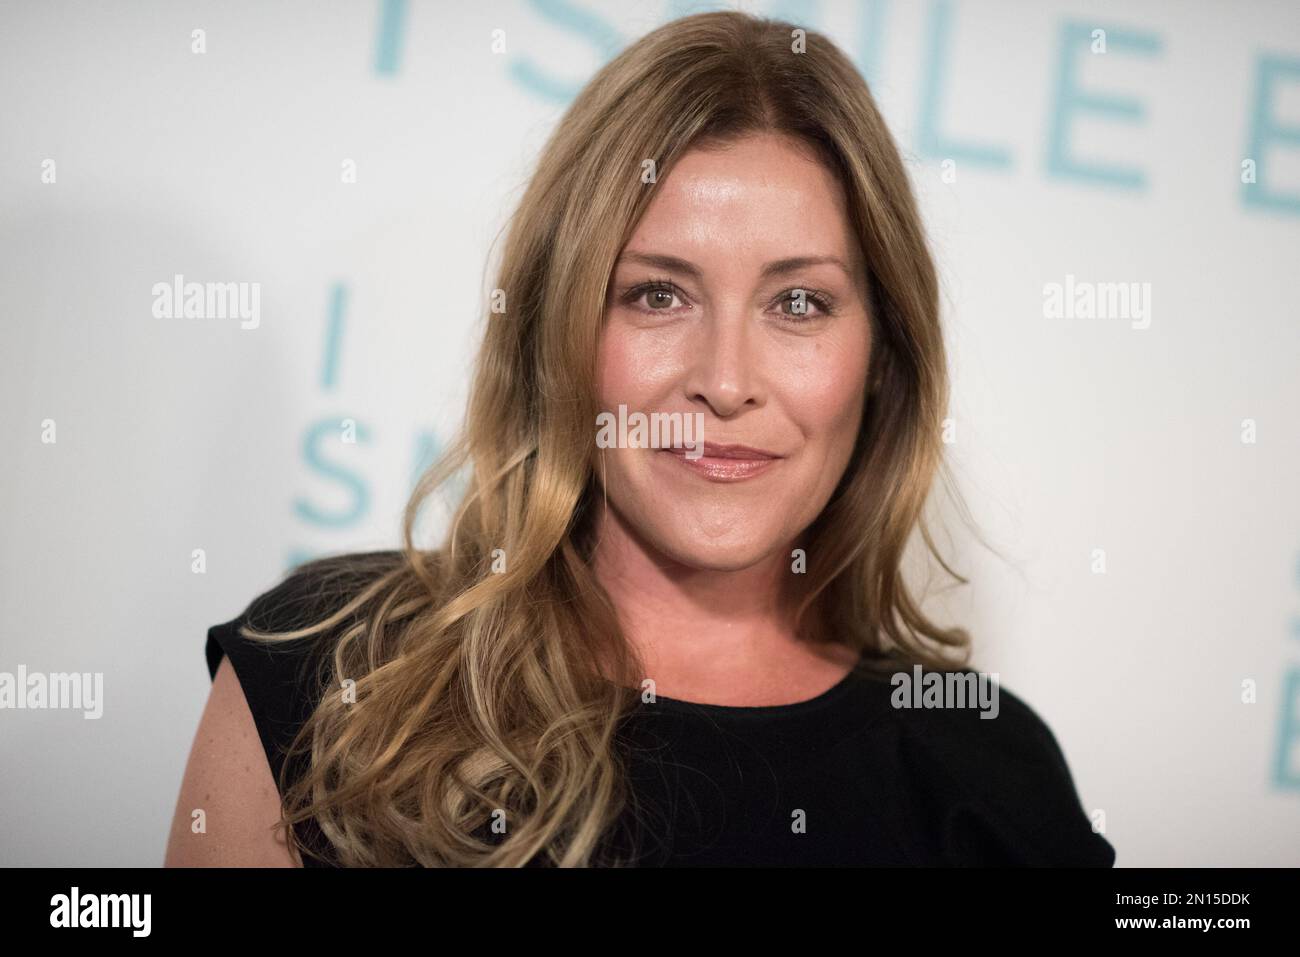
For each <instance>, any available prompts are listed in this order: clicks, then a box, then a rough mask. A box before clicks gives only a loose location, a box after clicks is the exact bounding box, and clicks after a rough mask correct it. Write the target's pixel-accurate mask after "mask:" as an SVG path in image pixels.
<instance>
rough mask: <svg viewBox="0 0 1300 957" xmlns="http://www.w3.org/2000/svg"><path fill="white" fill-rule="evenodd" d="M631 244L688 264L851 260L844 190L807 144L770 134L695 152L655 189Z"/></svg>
mask: <svg viewBox="0 0 1300 957" xmlns="http://www.w3.org/2000/svg"><path fill="white" fill-rule="evenodd" d="M653 188H654V190H655V196H654V199H652V200H651V202H650V205H649V207H648V208H647V210H646V212H645V214H644V215H643V216H642V218H641V221H640V222H639V223H638V224H637V226H636V228H635V230H634V231H633V234H632V239H631V242H629V245H630V246H635V247H636V248H637V249H646V248H653V249H654V250H655V251H657V252H671V253H672V254H674V255H680V256H683V257H684V258H688V259H689V258H692V257H695V258H697V259H701V260H702V259H705V258H707V257H708V255H710V254H712V255H713V256H715V257H716V256H725V257H728V258H731V259H733V260H735V259H749V258H757V259H763V260H764V261H767V260H771V259H780V258H783V257H787V256H791V255H800V256H819V255H826V256H838V257H841V258H844V259H846V260H847V259H849V258H854V257H855V254H856V253H855V250H856V245H857V243H856V240H855V239H854V237H853V236H852V234H851V231H850V226H849V219H848V215H847V203H846V199H845V196H844V189H843V186H842V185H841V183H840V182H839V180H838V179H837V178H836V176H835V174H834V173H832V172H831V171H830V170H829V169H827V168H826V166H825V165H824V164H823V163H822V162H820V161H819V160H818V158H817V157H816V154H815V153H813V151H812V150H811V149H810V148H809V147H808V146H806V145H805V144H802V143H799V142H797V141H793V140H791V139H789V138H788V137H784V136H778V135H773V134H763V135H759V136H749V137H745V138H743V139H740V140H735V141H732V142H729V143H727V144H726V145H724V146H712V145H710V146H708V147H696V148H693V149H691V150H690V151H688V152H687V153H686V154H684V155H683V156H682V158H681V159H680V160H678V162H677V163H676V164H675V165H674V166H673V167H672V169H671V170H670V171H669V172H668V174H667V176H665V177H664V178H663V179H661V180H659V182H658V183H657V184H656V185H655V186H654V187H653Z"/></svg>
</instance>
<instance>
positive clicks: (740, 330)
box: [684, 304, 763, 419]
mask: <svg viewBox="0 0 1300 957" xmlns="http://www.w3.org/2000/svg"><path fill="white" fill-rule="evenodd" d="M752 325H753V324H752V322H751V321H750V317H749V315H748V312H747V311H746V310H745V308H744V307H743V306H741V305H739V304H737V305H735V306H727V307H722V308H717V309H714V310H712V311H711V312H710V314H709V315H707V316H706V317H705V320H704V321H703V322H702V323H701V324H700V334H699V336H698V337H697V338H696V340H695V342H693V343H692V351H693V353H694V356H693V361H692V362H691V363H690V365H689V367H688V369H689V371H688V372H687V375H686V378H685V380H684V386H685V390H686V398H687V399H689V400H690V401H691V403H692V404H699V403H704V404H706V405H708V407H709V408H710V409H711V410H712V411H713V414H714V415H716V416H718V418H721V419H725V418H730V417H731V416H733V415H735V414H736V413H738V412H740V411H742V410H743V409H745V408H747V407H758V406H760V405H762V403H763V395H762V387H761V384H760V383H761V371H762V370H761V364H760V362H759V357H758V356H757V355H756V354H755V348H756V343H755V341H754V333H753V329H752Z"/></svg>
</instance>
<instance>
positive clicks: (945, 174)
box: [0, 0, 1300, 866]
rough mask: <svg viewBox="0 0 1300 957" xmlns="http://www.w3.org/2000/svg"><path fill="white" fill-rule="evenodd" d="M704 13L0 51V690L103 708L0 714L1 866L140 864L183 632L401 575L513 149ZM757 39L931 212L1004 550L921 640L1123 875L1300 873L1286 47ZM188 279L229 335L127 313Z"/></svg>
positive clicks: (1299, 611) (957, 542)
mask: <svg viewBox="0 0 1300 957" xmlns="http://www.w3.org/2000/svg"><path fill="white" fill-rule="evenodd" d="M705 6H707V5H691V4H683V3H676V4H673V3H662V4H657V3H625V4H619V3H614V2H603V0H532V2H523V0H520V2H501V3H474V4H469V3H465V4H452V3H441V2H432V0H412V2H410V3H402V2H392V0H358V2H338V3H328V4H327V3H320V2H295V3H251V2H247V3H235V2H221V3H217V2H210V3H206V2H151V3H119V4H109V3H92V2H83V3H57V2H30V3H9V4H6V5H5V6H4V7H3V8H2V9H0V108H2V113H0V115H2V116H3V119H2V120H0V123H2V124H3V135H0V289H2V290H3V299H2V300H0V301H2V302H3V324H4V325H3V328H4V339H3V345H0V357H2V358H0V401H2V402H3V408H4V409H5V415H4V416H3V418H2V419H0V428H3V430H4V433H3V434H4V445H3V448H4V451H5V462H4V467H3V470H2V471H0V476H2V478H0V481H2V482H3V487H2V488H0V491H2V492H3V495H4V501H5V504H4V513H3V514H4V520H3V543H2V545H0V603H2V606H0V612H2V614H0V672H10V673H14V672H16V671H17V670H18V668H19V667H20V666H22V667H25V668H26V669H28V671H36V672H65V671H66V672H74V671H75V672H87V673H97V672H98V673H102V674H103V682H104V693H103V716H102V717H101V718H99V719H97V720H87V719H85V718H84V717H83V716H82V714H81V713H80V712H77V711H70V710H7V709H6V710H0V767H3V769H4V772H3V773H2V774H0V864H19V865H47V864H48V865H61V864H107V865H115V864H123V865H127V864H131V865H139V864H142V865H152V864H157V863H160V862H161V860H162V854H163V848H164V844H165V841H166V835H167V830H168V825H169V821H170V817H171V814H172V811H173V808H174V804H175V800H176V795H177V788H178V785H179V782H180V776H181V772H182V769H183V766H184V762H185V758H186V755H187V753H188V750H189V747H190V743H191V740H192V737H193V733H194V729H195V726H196V723H197V721H198V717H199V714H200V711H201V709H202V706H203V702H204V700H205V697H206V694H207V689H208V687H209V679H208V675H207V671H206V667H205V664H204V658H203V642H204V637H205V631H206V628H207V627H208V626H209V625H210V624H213V623H215V622H218V621H224V620H226V619H228V618H230V617H233V616H234V615H235V614H236V613H237V612H239V611H240V610H241V609H242V608H243V607H244V605H245V604H246V603H247V602H248V600H249V599H250V598H252V597H253V595H255V594H256V593H258V592H260V591H262V590H264V589H265V588H268V587H270V586H271V585H273V584H274V583H275V581H276V580H277V579H278V578H279V576H280V574H281V573H282V572H283V571H284V570H285V568H286V567H287V566H288V565H289V564H290V563H293V562H296V561H298V560H301V559H302V558H305V557H308V556H311V555H316V554H322V553H327V552H338V551H343V550H350V549H359V548H383V547H394V546H395V545H396V544H397V541H398V527H399V519H400V512H401V509H402V506H403V504H404V502H405V498H406V495H407V493H408V491H409V489H410V486H411V481H412V476H413V473H414V471H415V469H416V468H417V466H418V465H419V464H420V463H421V462H422V461H426V460H427V458H428V456H429V455H430V454H431V452H432V451H433V450H435V449H436V448H437V447H438V445H439V443H440V442H444V441H445V440H446V439H447V438H448V436H449V435H450V433H451V430H452V429H453V428H454V427H455V424H456V423H457V422H458V420H459V416H460V413H461V409H462V406H463V401H464V394H465V384H466V373H467V367H468V363H469V358H470V356H471V353H472V349H473V346H474V343H475V341H476V339H477V334H478V330H479V328H480V326H479V317H480V315H481V313H482V305H483V302H484V293H485V290H486V289H487V288H489V287H490V286H491V284H492V283H491V281H490V278H491V277H490V274H489V273H487V272H486V271H485V268H486V264H487V262H488V258H489V254H490V247H491V244H492V242H493V239H494V237H495V236H496V234H497V232H498V230H499V229H500V228H501V226H502V225H503V223H504V222H505V218H506V216H507V215H508V214H509V211H510V210H511V208H512V206H513V203H514V202H515V200H516V199H517V198H518V196H519V194H520V191H521V188H522V186H523V185H524V184H525V183H526V181H527V177H528V175H529V171H530V168H531V163H532V162H533V161H534V159H535V157H536V154H537V149H538V147H539V146H540V144H541V143H542V141H543V140H544V137H545V136H546V134H547V133H548V131H549V130H550V129H551V127H552V125H553V124H554V123H555V121H556V119H557V118H558V117H559V116H560V115H561V113H562V112H563V110H564V108H565V105H566V104H567V102H568V101H569V100H570V99H571V97H572V96H573V94H574V93H575V92H576V90H577V89H579V88H580V87H581V85H582V84H583V83H584V82H585V80H586V79H587V78H588V77H590V75H591V74H592V73H593V72H594V71H595V69H596V68H597V67H598V66H599V65H600V64H601V63H603V62H604V61H605V60H607V59H608V58H609V57H610V56H611V55H612V54H613V53H614V52H615V51H616V50H617V49H618V48H619V47H620V46H621V45H623V44H625V43H627V42H629V41H631V40H632V39H634V38H635V37H637V36H639V35H641V34H642V33H644V32H645V31H646V30H648V29H650V28H652V27H654V26H657V25H658V24H660V23H662V22H664V21H666V20H668V19H670V18H672V17H674V16H676V15H679V14H681V13H683V12H688V11H690V10H692V9H697V8H704V7H705ZM743 7H744V8H745V9H747V10H750V11H752V12H757V13H764V14H771V15H780V16H784V17H786V18H789V19H792V20H795V21H796V22H798V23H800V24H803V25H806V26H809V27H812V28H815V29H820V30H824V31H826V32H829V33H830V35H831V36H832V37H833V38H834V39H835V40H836V41H837V42H838V43H840V44H841V45H842V46H843V47H844V49H845V50H846V51H847V52H848V53H849V54H850V55H852V56H853V57H854V59H855V61H856V62H857V63H858V64H859V67H860V68H861V69H862V70H863V72H864V75H866V76H867V78H868V80H869V81H870V82H871V83H872V86H873V90H874V92H875V94H876V96H877V99H878V101H879V103H880V104H881V107H882V109H883V110H884V112H885V114H886V118H887V120H888V121H889V123H890V125H891V128H892V129H893V130H894V132H895V135H896V137H897V139H898V142H899V144H900V147H901V148H902V149H903V150H904V151H905V153H906V156H907V159H908V162H909V166H910V169H911V171H912V174H913V177H914V182H915V184H916V188H917V190H918V192H919V195H920V196H921V200H922V203H923V211H924V214H925V217H926V220H927V223H928V226H929V229H930V233H931V237H932V241H933V244H934V250H935V254H936V256H937V259H938V262H939V264H940V268H941V270H942V276H943V283H944V294H945V301H944V312H945V322H946V323H947V327H948V330H949V334H950V343H951V348H952V355H951V368H952V374H953V381H954V396H953V403H952V409H951V414H952V418H953V425H954V429H955V433H954V434H955V441H954V443H953V444H952V446H951V448H950V454H951V460H952V463H953V465H954V468H955V469H956V473H957V475H958V478H959V481H960V486H961V489H962V491H963V493H964V495H965V497H966V500H967V501H968V502H969V504H970V506H971V508H972V510H973V512H974V514H975V517H976V519H977V520H978V522H979V526H980V528H981V529H982V530H983V531H984V532H985V534H986V535H987V536H988V537H989V538H990V539H991V540H992V542H993V543H994V544H995V545H996V547H997V549H998V550H999V551H1000V552H1001V554H1002V557H1001V558H1000V557H998V556H997V555H995V554H992V553H991V552H989V551H987V550H983V549H981V548H980V547H979V546H978V545H976V544H974V543H973V542H972V541H971V540H970V538H969V536H967V535H964V534H962V533H961V532H960V529H959V528H955V529H954V537H953V538H952V543H953V547H954V548H955V549H956V551H957V554H956V555H955V560H956V562H957V567H958V568H959V569H961V570H963V571H965V572H966V573H968V575H969V576H970V577H971V579H972V583H971V585H970V586H968V587H966V588H964V589H958V590H956V591H954V592H952V593H951V594H949V595H948V596H946V597H945V596H936V597H935V598H934V599H933V605H932V608H933V609H934V611H935V613H936V614H937V615H939V616H940V617H941V619H943V620H945V621H958V622H960V623H962V624H965V625H967V626H968V627H970V628H971V630H972V631H973V633H974V636H975V640H976V647H977V656H976V658H975V661H974V664H975V666H976V667H978V668H982V669H984V670H988V671H996V672H998V673H999V674H1000V675H1001V680H1002V683H1003V685H1004V686H1005V687H1007V688H1009V689H1010V690H1012V691H1015V692H1016V693H1018V694H1020V695H1021V696H1022V697H1024V698H1025V699H1026V700H1027V701H1028V702H1029V703H1030V704H1031V705H1033V706H1034V707H1035V708H1036V709H1037V710H1038V711H1039V713H1040V714H1041V715H1042V716H1043V717H1044V718H1045V719H1046V720H1047V721H1048V723H1049V725H1050V726H1051V727H1052V729H1053V730H1054V732H1055V733H1056V735H1057V737H1058V739H1059V740H1060V742H1061V744H1062V747H1063V748H1064V750H1065V753H1066V756H1067V758H1068V760H1069V762H1070V765H1071V768H1072V770H1073V772H1074V775H1075V779H1076V783H1077V785H1078V788H1079V791H1080V794H1081V796H1082V799H1083V802H1084V805H1085V807H1086V808H1087V809H1088V810H1089V811H1102V812H1104V815H1105V827H1106V834H1107V837H1108V838H1109V840H1110V841H1111V842H1112V843H1113V844H1114V845H1115V847H1116V849H1117V852H1118V861H1117V863H1118V864H1119V865H1121V866H1134V865H1178V864H1205V865H1254V864H1268V865H1279V864H1288V865H1296V864H1300V534H1298V533H1300V521H1298V518H1300V497H1298V496H1297V491H1298V490H1300V481H1298V478H1300V445H1298V443H1297V437H1298V430H1297V427H1296V409H1297V399H1298V398H1300V386H1298V385H1297V369H1296V367H1297V356H1300V324H1298V322H1297V319H1298V310H1297V306H1296V304H1295V298H1294V292H1293V287H1292V285H1291V283H1292V281H1293V279H1294V274H1295V269H1296V263H1297V252H1298V251H1300V244H1298V243H1297V239H1300V8H1297V7H1296V5H1295V4H1294V3H1289V2H1277V3H1268V2H1251V3H1245V2H1242V3H1236V2H1234V3H1227V2H1225V3H1210V2H1199V3H1198V2H1179V3H1173V2H1168V3H1164V2H1161V3H1156V2H1152V3H1132V2H1123V3H1088V4H1069V3H1059V2H1038V0H1033V2H1030V0H1024V2H999V3H976V2H970V0H967V2H945V0H935V2H929V0H927V2H915V3H913V2H901V0H894V2H888V0H878V2H864V3H833V2H829V0H827V2H822V3H805V4H791V3H747V4H743ZM1085 9H1086V12H1085ZM199 30H201V31H203V33H202V34H199V35H196V34H195V32H194V31H199ZM494 30H501V31H503V33H502V34H498V35H497V39H498V41H500V40H502V39H503V40H504V50H503V51H499V52H494V50H493V48H492V44H493V31H494ZM1094 30H1103V31H1105V41H1106V50H1105V52H1104V53H1101V52H1093V47H1094V45H1095V43H1096V40H1095V39H1094V34H1093V31H1094ZM200 41H201V43H202V46H203V51H204V52H195V46H196V44H198V43H200ZM351 169H355V182H349V181H347V180H348V171H349V170H351ZM1252 170H1253V177H1252V175H1250V174H1251V171H1252ZM1243 178H1244V179H1246V180H1248V181H1247V182H1243ZM1252 179H1253V182H1252V181H1249V180H1252ZM177 274H180V275H183V276H185V277H186V279H187V280H189V281H199V282H238V283H259V284H260V285H259V289H260V321H259V323H258V325H257V327H256V328H248V329H245V328H241V323H240V322H239V320H237V319H234V318H206V319H197V318H190V319H185V318H159V317H157V316H155V315H154V311H153V306H154V295H153V292H152V289H153V286H154V284H155V283H170V282H172V280H173V277H174V276H175V275H177ZM1067 276H1073V277H1074V281H1075V282H1076V283H1104V282H1116V283H1130V282H1132V283H1138V284H1140V287H1141V288H1146V289H1149V291H1150V306H1151V311H1150V315H1149V325H1147V326H1146V327H1145V328H1140V326H1141V325H1142V323H1139V322H1136V321H1129V320H1127V319H1123V318H1093V319H1088V318H1077V317H1076V318H1049V317H1048V316H1047V315H1045V308H1044V286H1045V285H1046V284H1049V283H1062V284H1064V283H1065V282H1066V281H1067V279H1066V277H1067ZM1141 284H1148V285H1146V286H1144V287H1142V286H1141ZM344 419H353V420H355V422H356V425H357V441H356V443H355V444H351V445H348V444H344V443H341V442H340V441H339V423H340V422H341V421H342V420H344ZM1246 420H1250V422H1246ZM1243 423H1245V424H1243ZM51 426H52V429H53V438H54V439H55V441H53V442H51V441H49V438H50V437H51ZM1252 437H1253V439H1254V440H1253V441H1250V439H1251V438H1252ZM1243 438H1244V439H1246V440H1245V441H1243ZM435 524H436V523H435ZM196 549H202V550H203V554H204V555H205V557H206V571H205V572H204V573H202V574H196V573H195V572H194V571H193V554H194V552H195V550H196ZM1099 550H1100V551H1099ZM1103 561H1104V571H1103V570H1102V568H1103V565H1102V562H1103ZM1250 683H1253V688H1254V689H1255V697H1254V701H1253V702H1250V701H1243V696H1244V693H1243V688H1248V687H1251V684H1250ZM1245 697H1247V698H1249V695H1245Z"/></svg>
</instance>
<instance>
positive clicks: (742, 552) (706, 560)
mask: <svg viewBox="0 0 1300 957" xmlns="http://www.w3.org/2000/svg"><path fill="white" fill-rule="evenodd" d="M690 527H692V526H691V525H689V524H684V525H679V526H677V527H676V528H675V529H673V530H672V531H670V532H667V533H666V534H664V535H662V536H661V535H659V534H656V532H654V531H652V532H651V533H650V535H649V536H648V537H649V538H650V540H651V541H653V542H654V543H655V547H656V548H658V549H659V551H660V552H662V553H663V554H664V556H665V557H667V558H670V559H671V560H673V561H674V562H677V563H678V564H679V565H684V566H686V567H687V568H698V569H700V570H701V571H715V572H738V571H744V570H745V569H746V568H752V567H754V566H755V565H757V564H759V563H760V562H762V561H763V560H764V559H767V558H769V557H770V556H771V555H772V552H773V551H774V550H776V549H777V548H779V547H780V545H781V541H780V539H779V537H778V536H775V535H773V536H770V537H769V536H766V535H760V536H752V537H751V536H748V535H736V534H729V535H727V536H725V537H723V538H720V539H706V538H702V537H689V536H684V535H682V534H681V530H682V529H683V528H690ZM735 531H739V530H736V529H733V532H735Z"/></svg>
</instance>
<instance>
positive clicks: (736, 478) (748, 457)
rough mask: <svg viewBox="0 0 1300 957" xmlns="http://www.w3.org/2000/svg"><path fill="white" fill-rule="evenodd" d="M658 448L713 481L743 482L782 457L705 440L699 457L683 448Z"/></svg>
mask: <svg viewBox="0 0 1300 957" xmlns="http://www.w3.org/2000/svg"><path fill="white" fill-rule="evenodd" d="M659 451H660V452H661V453H664V454H667V455H669V456H671V457H672V459H673V460H674V461H675V462H677V464H678V465H681V466H683V467H684V468H688V469H690V470H691V471H692V472H694V473H695V474H696V475H699V476H700V477H702V478H705V479H707V480H708V481H710V482H743V481H745V480H746V479H750V478H754V477H756V476H758V475H762V474H763V473H764V472H766V471H767V470H768V469H770V468H772V466H774V465H776V463H777V462H779V461H781V458H782V456H780V455H777V454H775V453H774V452H765V451H763V450H762V449H753V448H750V447H748V446H745V445H715V444H713V443H712V442H706V443H704V451H703V454H702V455H700V456H699V457H698V458H688V457H687V455H686V452H687V450H686V449H684V448H667V449H660V450H659Z"/></svg>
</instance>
